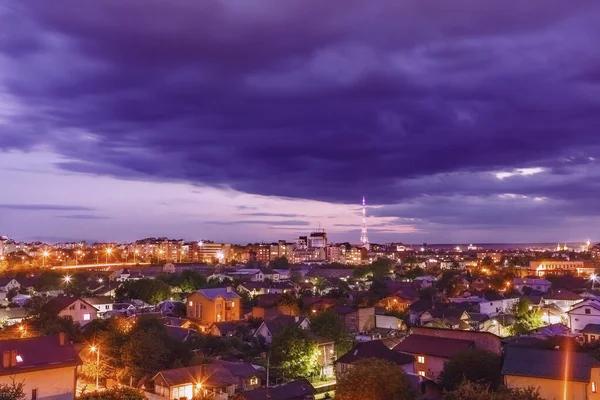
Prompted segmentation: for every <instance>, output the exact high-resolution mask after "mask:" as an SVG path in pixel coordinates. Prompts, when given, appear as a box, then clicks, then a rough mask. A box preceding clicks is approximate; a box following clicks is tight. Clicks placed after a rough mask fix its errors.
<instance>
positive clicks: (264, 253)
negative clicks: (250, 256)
mask: <svg viewBox="0 0 600 400" xmlns="http://www.w3.org/2000/svg"><path fill="white" fill-rule="evenodd" d="M255 251H256V261H258V262H268V261H269V260H270V259H271V245H269V244H259V245H258V246H256V250H255Z"/></svg>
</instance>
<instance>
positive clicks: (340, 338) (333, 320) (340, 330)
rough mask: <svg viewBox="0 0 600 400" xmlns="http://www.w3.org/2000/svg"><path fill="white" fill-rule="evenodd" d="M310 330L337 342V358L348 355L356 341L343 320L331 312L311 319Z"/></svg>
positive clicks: (328, 311)
mask: <svg viewBox="0 0 600 400" xmlns="http://www.w3.org/2000/svg"><path fill="white" fill-rule="evenodd" d="M310 329H311V330H312V331H313V332H314V333H316V334H317V335H319V336H323V337H326V338H328V339H331V340H333V341H334V342H335V353H336V356H337V357H340V356H342V355H343V354H346V353H347V352H348V351H350V349H351V348H352V346H353V345H354V341H353V340H352V336H351V335H350V332H349V331H348V328H346V324H344V321H342V320H341V318H340V317H339V316H338V315H337V314H336V313H334V312H333V311H331V310H327V311H325V312H324V313H321V314H319V315H316V316H314V317H312V318H311V319H310Z"/></svg>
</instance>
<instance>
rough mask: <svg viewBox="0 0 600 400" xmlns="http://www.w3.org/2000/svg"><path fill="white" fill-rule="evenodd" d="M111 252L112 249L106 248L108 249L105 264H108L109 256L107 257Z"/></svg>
mask: <svg viewBox="0 0 600 400" xmlns="http://www.w3.org/2000/svg"><path fill="white" fill-rule="evenodd" d="M112 252H113V249H112V248H110V247H108V248H107V249H106V263H107V264H108V256H109V255H111V254H112Z"/></svg>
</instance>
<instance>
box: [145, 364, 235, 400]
mask: <svg viewBox="0 0 600 400" xmlns="http://www.w3.org/2000/svg"><path fill="white" fill-rule="evenodd" d="M152 381H153V382H154V394H155V395H157V396H159V397H162V398H165V399H180V398H182V397H185V398H187V399H191V398H193V397H195V396H200V395H204V396H206V395H208V394H210V395H211V398H214V399H215V400H227V399H229V398H230V397H231V396H233V395H234V394H235V390H236V386H237V384H238V379H237V378H236V377H234V376H233V375H232V374H231V372H230V371H229V370H228V369H226V368H223V367H222V366H220V365H218V364H204V365H195V366H190V367H183V368H175V369H168V370H164V371H160V372H159V373H157V374H156V375H155V376H154V377H153V378H152Z"/></svg>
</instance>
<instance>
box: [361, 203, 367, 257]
mask: <svg viewBox="0 0 600 400" xmlns="http://www.w3.org/2000/svg"><path fill="white" fill-rule="evenodd" d="M360 244H361V245H362V247H364V248H365V249H367V250H369V236H367V204H366V202H365V196H363V202H362V229H361V230H360Z"/></svg>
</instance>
